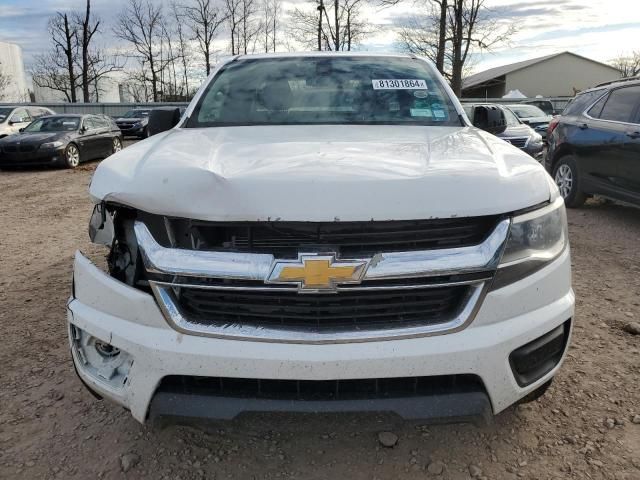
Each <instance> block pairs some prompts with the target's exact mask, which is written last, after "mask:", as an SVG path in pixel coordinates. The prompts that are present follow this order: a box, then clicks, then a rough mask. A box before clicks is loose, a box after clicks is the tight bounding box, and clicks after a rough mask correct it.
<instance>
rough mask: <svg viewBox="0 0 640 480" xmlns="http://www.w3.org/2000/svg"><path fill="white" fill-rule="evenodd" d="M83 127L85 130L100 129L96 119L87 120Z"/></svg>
mask: <svg viewBox="0 0 640 480" xmlns="http://www.w3.org/2000/svg"><path fill="white" fill-rule="evenodd" d="M83 125H84V128H85V130H95V129H96V128H98V125H97V123H96V119H95V118H94V117H87V118H85V119H84V123H83Z"/></svg>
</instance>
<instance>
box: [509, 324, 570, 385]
mask: <svg viewBox="0 0 640 480" xmlns="http://www.w3.org/2000/svg"><path fill="white" fill-rule="evenodd" d="M570 330H571V320H567V321H566V322H565V323H563V324H562V325H560V326H559V327H557V328H555V329H553V330H552V331H550V332H549V333H546V334H544V335H543V336H541V337H539V338H537V339H535V340H533V341H532V342H529V343H527V344H526V345H523V346H522V347H520V348H518V349H517V350H514V351H513V352H512V353H511V355H510V356H509V362H510V363H511V369H512V370H513V374H514V376H515V378H516V381H517V382H518V385H520V386H521V387H526V386H527V385H531V384H532V383H534V382H535V381H537V380H538V379H540V378H542V377H544V376H545V375H546V374H547V373H549V372H550V371H551V370H553V369H554V368H555V366H556V365H558V362H560V360H561V359H562V355H563V354H564V351H565V348H566V346H567V342H568V340H569V332H570Z"/></svg>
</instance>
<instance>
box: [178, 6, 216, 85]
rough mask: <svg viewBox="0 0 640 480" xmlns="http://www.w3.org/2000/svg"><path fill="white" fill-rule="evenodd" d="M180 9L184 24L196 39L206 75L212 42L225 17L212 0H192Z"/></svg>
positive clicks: (209, 68)
mask: <svg viewBox="0 0 640 480" xmlns="http://www.w3.org/2000/svg"><path fill="white" fill-rule="evenodd" d="M181 9H182V11H183V14H184V18H185V20H186V24H187V26H188V27H189V29H190V30H191V31H192V32H193V35H194V40H196V41H197V45H198V51H199V52H200V53H201V54H202V56H203V57H204V63H205V67H206V71H207V75H209V74H210V73H211V51H212V43H213V41H214V39H215V38H216V36H217V33H218V29H219V28H220V27H221V26H222V25H223V23H224V22H225V21H226V20H227V17H226V16H225V15H224V12H222V11H221V9H220V8H219V7H218V6H217V4H216V3H215V2H214V0H194V3H193V4H192V5H191V4H188V5H182V7H181Z"/></svg>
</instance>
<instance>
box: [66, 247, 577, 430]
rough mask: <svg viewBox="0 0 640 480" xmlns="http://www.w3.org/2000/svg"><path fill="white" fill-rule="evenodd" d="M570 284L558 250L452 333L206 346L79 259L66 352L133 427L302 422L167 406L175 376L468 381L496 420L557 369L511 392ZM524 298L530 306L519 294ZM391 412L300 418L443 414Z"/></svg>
mask: <svg viewBox="0 0 640 480" xmlns="http://www.w3.org/2000/svg"><path fill="white" fill-rule="evenodd" d="M569 278H570V260H569V254H568V251H567V252H565V253H564V254H562V255H561V256H560V257H559V258H558V259H557V260H555V261H554V262H553V263H551V264H550V265H548V266H547V267H545V268H544V269H542V270H540V271H538V272H536V273H535V274H533V275H531V276H529V277H527V278H526V279H524V280H521V281H519V282H516V283H514V284H512V285H509V286H507V287H504V288H502V289H499V290H495V291H492V292H490V293H489V294H488V295H487V296H486V298H485V300H484V302H483V305H482V307H481V308H480V310H479V312H478V314H477V316H476V318H475V319H474V321H473V322H472V323H471V324H470V325H469V326H468V327H467V328H466V329H464V330H462V331H459V332H456V333H452V334H446V335H440V336H435V337H422V338H410V339H394V340H386V341H374V342H364V343H345V344H324V345H314V344H287V343H278V342H256V341H247V340H237V339H221V338H210V337H202V336H196V335H187V334H184V333H181V332H179V331H177V330H174V329H173V328H171V326H170V325H169V324H168V322H167V321H166V319H165V317H164V316H163V314H162V312H161V310H160V308H159V307H158V305H157V304H156V301H155V299H154V297H153V296H152V295H150V294H148V293H145V292H143V291H141V290H138V289H136V288H133V287H129V286H127V285H126V284H124V283H122V282H119V281H117V280H115V279H114V278H112V277H110V276H109V275H108V274H106V273H104V272H103V271H102V270H100V269H99V268H97V267H96V266H95V265H93V264H92V263H91V262H90V261H89V260H88V259H87V258H85V257H84V256H83V255H82V254H80V253H77V254H76V258H75V266H74V293H73V297H72V298H71V299H70V301H69V304H68V322H69V332H70V346H71V350H72V352H73V361H74V364H75V366H76V368H77V371H78V374H79V376H80V378H81V379H82V381H83V382H84V383H85V384H86V385H87V386H88V387H89V388H90V389H91V390H92V391H94V392H95V393H97V394H98V395H100V396H102V397H105V398H107V399H109V400H111V401H113V402H115V403H117V404H119V405H122V406H123V407H125V408H127V409H129V410H130V411H131V413H132V415H133V416H134V418H136V419H137V420H138V421H140V422H145V421H146V420H147V419H148V418H149V416H150V415H151V416H153V415H154V414H161V415H166V414H172V413H173V414H177V415H181V416H185V415H186V416H191V415H194V416H209V417H216V418H233V417H234V416H235V415H237V414H239V413H241V412H243V411H273V410H278V411H279V410H287V411H302V410H301V408H302V405H304V404H303V403H301V402H298V403H295V402H291V401H288V400H287V401H283V402H276V403H273V402H266V403H265V402H264V401H257V402H251V401H248V400H247V399H246V398H245V399H243V400H239V399H238V398H235V399H227V400H228V401H227V402H226V403H221V402H220V401H217V403H216V402H204V403H202V402H203V401H204V399H203V398H202V397H201V396H200V397H198V396H196V395H183V396H180V395H173V396H172V395H169V396H167V395H166V393H167V392H166V391H164V390H163V386H164V385H167V382H168V381H169V380H170V379H175V378H178V377H179V378H182V379H217V378H232V379H264V380H265V381H270V380H282V381H285V382H287V381H296V382H306V381H311V382H316V383H317V382H321V381H329V380H331V381H339V380H345V381H351V380H358V379H373V378H382V379H391V378H393V379H395V378H410V377H416V378H427V379H429V378H435V377H442V376H456V377H459V376H474V378H477V379H479V381H480V383H481V385H482V386H483V392H484V393H483V395H485V397H486V398H487V399H488V400H487V401H485V402H484V404H483V401H482V399H480V398H479V397H474V398H475V399H476V400H478V402H479V403H477V404H476V406H475V407H474V408H476V407H477V408H476V409H477V410H478V412H482V410H483V409H485V410H486V409H487V408H488V409H489V410H490V413H494V414H495V413H498V412H500V411H502V410H503V409H504V408H506V407H508V406H509V405H511V404H513V403H515V402H517V401H518V400H519V399H521V398H523V397H525V396H527V395H528V394H530V393H531V392H533V391H535V390H537V389H538V388H540V387H541V386H543V385H545V384H546V383H547V382H548V381H549V380H550V379H551V378H552V377H553V375H554V374H555V372H556V371H557V369H558V368H559V366H560V363H561V361H557V362H555V363H554V365H553V366H552V369H551V370H549V371H548V372H547V373H545V374H544V375H543V376H541V377H539V378H537V380H535V381H534V382H532V383H529V384H527V385H526V386H521V385H520V384H519V383H518V381H517V380H516V378H515V376H514V373H513V370H512V366H511V365H510V361H509V358H510V355H511V354H512V353H513V352H514V351H516V350H518V349H520V348H521V347H522V346H523V345H526V344H528V343H530V342H532V341H534V340H536V339H539V338H541V337H544V336H545V335H547V334H548V333H549V332H551V331H554V329H557V328H558V327H559V326H561V325H563V324H564V325H568V323H567V321H568V320H569V319H570V318H571V317H572V316H573V305H574V296H573V292H572V291H571V288H570V281H569ZM531 291H536V292H537V295H535V296H531V295H525V292H531ZM568 332H569V330H568V329H567V335H568ZM96 345H99V346H100V348H102V354H101V355H96V354H95V352H91V349H92V348H94V349H95V346H96ZM105 345H106V346H110V347H111V348H113V349H117V351H118V352H119V353H118V355H121V357H120V359H119V360H117V361H115V360H114V359H113V357H111V356H109V354H110V353H113V351H112V350H109V349H108V348H107V349H106V350H105V348H106V347H105ZM83 350H84V351H83ZM89 352H91V353H89ZM116 356H117V355H116ZM443 398H444V397H440V398H439V401H442V399H443ZM468 398H471V397H468ZM209 400H211V398H209ZM218 400H219V399H218ZM198 402H200V403H198ZM471 403H473V402H471V401H470V402H457V403H456V402H452V403H450V404H449V408H446V409H445V411H446V413H447V416H448V418H458V417H459V416H461V415H462V416H464V415H465V413H468V411H469V405H470V404H471ZM197 405H200V408H199V409H198V408H195V407H196V406H197ZM327 405H328V404H327ZM361 405H365V404H364V403H362V404H361ZM398 405H399V404H398V403H396V404H395V405H391V406H389V405H386V406H385V405H384V404H383V403H378V404H377V405H373V404H369V406H368V408H359V407H358V405H357V404H355V403H350V404H347V405H345V404H342V405H341V404H339V403H335V402H334V403H332V404H331V405H330V407H327V408H329V410H327V409H326V408H322V406H321V405H320V404H318V405H315V406H314V405H313V404H309V403H307V404H306V405H305V408H306V407H310V408H311V409H312V411H350V410H354V409H355V410H369V411H370V410H376V411H387V410H391V411H395V412H396V413H399V414H400V415H402V416H406V417H412V418H413V417H416V416H417V417H430V416H431V414H433V416H441V414H442V411H440V410H437V409H435V408H432V409H430V408H431V407H429V408H426V407H424V405H421V408H420V409H419V411H418V410H415V408H414V407H415V405H413V406H412V405H409V406H407V407H406V409H405V410H402V407H399V406H398ZM433 405H435V403H434V404H432V406H433ZM455 405H457V406H455ZM465 405H466V406H465ZM483 405H484V406H483ZM336 409H337V410H336ZM412 409H413V410H412ZM305 411H306V410H305Z"/></svg>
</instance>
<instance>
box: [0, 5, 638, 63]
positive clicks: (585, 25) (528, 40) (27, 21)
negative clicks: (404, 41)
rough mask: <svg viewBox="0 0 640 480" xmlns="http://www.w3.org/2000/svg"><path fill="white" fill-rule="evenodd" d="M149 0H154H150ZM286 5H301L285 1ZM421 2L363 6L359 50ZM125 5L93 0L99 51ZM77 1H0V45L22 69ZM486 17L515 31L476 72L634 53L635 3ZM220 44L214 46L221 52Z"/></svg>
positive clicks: (480, 59)
mask: <svg viewBox="0 0 640 480" xmlns="http://www.w3.org/2000/svg"><path fill="white" fill-rule="evenodd" d="M154 1H156V0H154ZM286 1H287V2H288V4H289V5H290V4H291V3H294V2H303V1H305V0H286ZM421 1H422V2H423V1H424V0H403V3H400V5H398V6H395V7H388V8H384V9H380V8H379V7H376V6H373V4H371V6H368V7H367V8H366V10H365V14H366V16H367V17H368V18H369V20H370V21H371V22H372V23H374V24H375V25H376V27H375V28H374V29H373V30H374V31H375V32H377V33H374V34H372V35H370V36H368V38H367V40H366V41H365V42H364V43H363V44H362V45H360V46H359V49H360V50H396V49H398V42H397V34H396V33H395V31H394V27H396V26H398V25H401V24H402V22H403V19H406V18H407V15H414V14H415V13H416V12H418V11H419V3H420V2H421ZM125 2H126V0H93V2H92V5H93V9H94V11H95V13H96V14H97V15H99V16H100V17H101V18H102V20H103V23H104V25H103V36H102V39H101V40H102V42H103V43H104V45H106V46H108V47H112V48H117V47H118V40H117V39H115V38H114V36H113V34H112V33H111V28H112V26H113V22H114V20H115V15H116V13H117V12H118V11H119V10H121V9H122V7H123V6H124V4H125ZM83 4H84V1H83V0H0V41H8V42H12V43H17V44H18V45H20V46H21V47H22V49H23V56H24V60H25V64H26V66H27V68H28V67H29V66H30V65H31V63H32V61H33V58H34V56H35V55H37V54H38V53H42V52H44V51H45V50H46V49H47V48H48V46H49V38H48V35H47V31H46V26H47V20H48V18H49V17H50V16H52V15H53V14H54V13H55V12H56V11H65V10H69V9H81V8H82V7H83ZM487 5H488V7H489V8H490V10H491V15H492V17H494V18H495V19H496V20H497V21H498V22H499V24H501V25H502V26H506V25H511V24H512V25H515V27H516V28H517V32H516V33H515V34H514V35H513V36H512V37H511V39H510V41H509V42H508V43H506V44H503V45H500V46H498V47H496V48H494V49H493V50H492V51H490V52H484V53H482V54H479V55H476V56H475V57H474V59H473V66H472V69H473V71H475V72H478V71H482V70H484V69H487V68H492V67H495V66H498V65H504V64H508V63H513V62H518V61H522V60H527V59H530V58H535V57H539V56H544V55H549V54H551V53H556V52H561V51H565V50H569V51H572V52H574V53H577V54H580V55H583V56H586V57H589V58H592V59H594V60H599V61H603V62H606V61H608V60H610V59H612V58H615V57H618V56H622V55H627V54H629V53H630V52H631V51H633V50H634V49H635V50H638V51H640V0H616V1H614V0H487ZM223 46H224V43H223V40H221V41H220V48H223Z"/></svg>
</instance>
